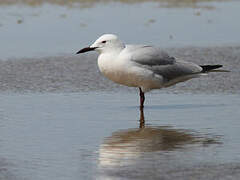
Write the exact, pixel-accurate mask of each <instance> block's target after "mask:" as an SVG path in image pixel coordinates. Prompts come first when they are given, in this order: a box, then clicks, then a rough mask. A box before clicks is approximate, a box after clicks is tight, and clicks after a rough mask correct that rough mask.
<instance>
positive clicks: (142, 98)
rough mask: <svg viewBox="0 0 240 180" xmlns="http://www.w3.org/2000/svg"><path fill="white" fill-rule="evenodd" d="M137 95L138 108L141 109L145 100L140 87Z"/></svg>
mask: <svg viewBox="0 0 240 180" xmlns="http://www.w3.org/2000/svg"><path fill="white" fill-rule="evenodd" d="M139 95H140V109H143V107H144V105H143V104H144V101H145V96H144V92H143V91H142V89H141V88H139Z"/></svg>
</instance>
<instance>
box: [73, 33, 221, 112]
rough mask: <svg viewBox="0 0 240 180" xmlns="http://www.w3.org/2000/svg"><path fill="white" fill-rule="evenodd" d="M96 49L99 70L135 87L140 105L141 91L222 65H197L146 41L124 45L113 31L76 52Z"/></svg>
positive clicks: (158, 87) (197, 74) (170, 84)
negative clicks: (145, 42) (137, 90)
mask: <svg viewBox="0 0 240 180" xmlns="http://www.w3.org/2000/svg"><path fill="white" fill-rule="evenodd" d="M93 50H95V51H97V52H98V53H99V56H98V67H99V69H100V71H101V73H102V74H103V75H104V76H106V77H107V78H108V79H110V80H112V81H114V82H115V83H118V84H122V85H125V86H130V87H138V88H139V95H140V108H141V109H143V107H144V101H145V95H144V94H145V93H146V92H148V91H150V90H152V89H161V88H165V87H169V86H172V85H175V84H176V83H179V82H183V81H187V80H189V79H192V78H196V77H200V76H201V75H204V74H206V73H208V72H210V71H212V70H214V69H217V68H220V67H222V65H203V66H201V65H197V64H194V63H191V62H186V61H183V60H179V59H176V58H174V57H171V56H169V55H168V53H166V52H165V51H162V50H161V49H160V48H157V47H153V46H149V45H125V44H124V43H122V42H121V40H120V39H119V38H118V37H117V36H116V35H114V34H104V35H102V36H101V37H99V38H98V39H97V40H96V41H95V42H94V43H93V44H92V45H91V46H89V47H86V48H83V49H81V50H80V51H78V52H77V54H79V53H85V52H87V51H93Z"/></svg>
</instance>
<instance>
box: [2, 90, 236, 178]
mask: <svg viewBox="0 0 240 180" xmlns="http://www.w3.org/2000/svg"><path fill="white" fill-rule="evenodd" d="M0 99H1V101H0V102H1V103H0V134H1V138H0V146H1V150H0V177H1V179H18V180H19V179H33V178H34V179H36V180H40V179H108V178H109V179H132V178H135V179H145V178H147V177H149V178H150V179H159V178H163V179H173V178H178V179H187V178H189V177H195V178H197V179H212V178H213V177H217V178H218V179H225V178H226V177H228V176H232V177H233V179H237V178H238V177H239V175H240V171H239V167H240V164H239V162H240V154H239V151H238V149H239V146H240V141H239V138H238V134H239V133H238V132H239V131H238V129H239V126H240V124H239V121H238V119H239V115H240V114H239V111H238V109H239V101H238V99H239V96H238V95H201V94H199V95H188V94H185V95H184V94H182V95H173V94H172V95H170V94H149V95H148V96H147V102H146V108H145V112H144V113H145V114H144V115H145V124H144V127H143V126H141V127H142V128H140V129H139V126H140V123H139V120H140V115H141V114H140V112H139V109H138V107H137V104H138V101H137V100H138V98H137V95H136V94H132V93H103V92H102V93H67V94H49V93H45V94H25V95H24V94H23V95H20V94H9V95H4V94H2V95H1V96H0ZM233 173H234V174H233Z"/></svg>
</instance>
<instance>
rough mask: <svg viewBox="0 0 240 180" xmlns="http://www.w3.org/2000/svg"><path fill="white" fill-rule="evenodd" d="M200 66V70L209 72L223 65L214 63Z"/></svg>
mask: <svg viewBox="0 0 240 180" xmlns="http://www.w3.org/2000/svg"><path fill="white" fill-rule="evenodd" d="M200 66H201V68H202V72H203V73H205V72H209V71H211V70H214V69H218V68H221V67H223V65H221V64H216V65H200Z"/></svg>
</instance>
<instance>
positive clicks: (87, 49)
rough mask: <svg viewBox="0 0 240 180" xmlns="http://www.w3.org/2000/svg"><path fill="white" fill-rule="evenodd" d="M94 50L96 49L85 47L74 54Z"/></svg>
mask: <svg viewBox="0 0 240 180" xmlns="http://www.w3.org/2000/svg"><path fill="white" fill-rule="evenodd" d="M94 49H96V48H92V47H85V48H83V49H81V50H80V51H78V52H77V53H76V54H80V53H85V52H88V51H93V50H94Z"/></svg>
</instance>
